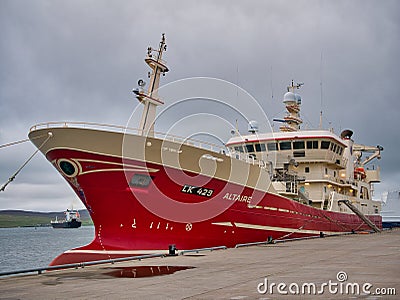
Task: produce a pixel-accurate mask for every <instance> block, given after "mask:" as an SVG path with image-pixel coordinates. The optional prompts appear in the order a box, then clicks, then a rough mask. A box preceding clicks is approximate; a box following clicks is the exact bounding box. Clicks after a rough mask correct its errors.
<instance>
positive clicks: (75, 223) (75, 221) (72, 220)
mask: <svg viewBox="0 0 400 300" xmlns="http://www.w3.org/2000/svg"><path fill="white" fill-rule="evenodd" d="M64 214H65V219H63V220H58V218H57V216H56V219H55V220H51V222H50V223H51V226H53V228H79V227H81V225H82V222H81V220H80V215H79V212H78V211H77V210H75V209H67V210H66V211H65V212H64Z"/></svg>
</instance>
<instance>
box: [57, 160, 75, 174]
mask: <svg viewBox="0 0 400 300" xmlns="http://www.w3.org/2000/svg"><path fill="white" fill-rule="evenodd" d="M58 166H59V167H60V169H61V171H62V172H63V173H64V175H66V176H68V177H74V176H76V175H77V174H78V167H77V166H76V164H75V163H74V162H72V161H70V160H66V159H60V160H59V161H58Z"/></svg>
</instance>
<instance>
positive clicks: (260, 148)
mask: <svg viewBox="0 0 400 300" xmlns="http://www.w3.org/2000/svg"><path fill="white" fill-rule="evenodd" d="M254 146H255V147H256V152H263V151H265V144H254Z"/></svg>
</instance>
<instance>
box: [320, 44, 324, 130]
mask: <svg viewBox="0 0 400 300" xmlns="http://www.w3.org/2000/svg"><path fill="white" fill-rule="evenodd" d="M319 79H320V81H319V86H320V99H321V104H320V105H321V111H320V114H319V129H322V96H323V93H322V49H321V60H320V62H319Z"/></svg>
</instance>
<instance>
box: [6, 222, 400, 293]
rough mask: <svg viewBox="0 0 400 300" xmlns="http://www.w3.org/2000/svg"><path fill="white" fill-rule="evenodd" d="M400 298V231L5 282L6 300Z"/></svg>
mask: <svg viewBox="0 0 400 300" xmlns="http://www.w3.org/2000/svg"><path fill="white" fill-rule="evenodd" d="M174 271H175V273H173V274H166V273H172V272H174ZM134 276H136V277H134ZM271 292H272V293H271ZM394 292H395V293H396V295H393V293H394ZM399 295H400V230H399V229H395V230H390V231H385V232H382V233H376V234H353V235H346V236H337V237H327V238H318V239H311V240H301V241H293V242H286V243H279V244H269V245H259V246H251V247H244V248H238V249H227V250H216V251H212V252H211V251H204V252H199V253H187V254H184V255H179V256H173V257H165V258H151V259H145V260H141V261H128V262H123V263H115V264H104V265H97V266H91V267H85V268H79V269H69V270H61V271H51V272H46V273H43V274H41V275H24V276H14V277H5V278H0V299H142V300H144V299H232V300H233V299H399V297H400V296H399Z"/></svg>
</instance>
